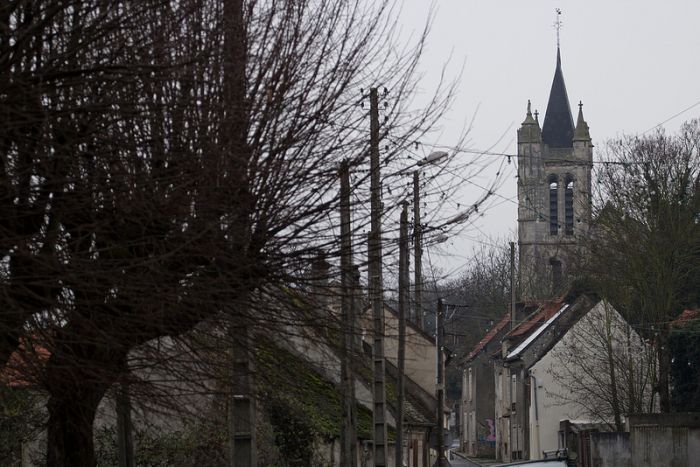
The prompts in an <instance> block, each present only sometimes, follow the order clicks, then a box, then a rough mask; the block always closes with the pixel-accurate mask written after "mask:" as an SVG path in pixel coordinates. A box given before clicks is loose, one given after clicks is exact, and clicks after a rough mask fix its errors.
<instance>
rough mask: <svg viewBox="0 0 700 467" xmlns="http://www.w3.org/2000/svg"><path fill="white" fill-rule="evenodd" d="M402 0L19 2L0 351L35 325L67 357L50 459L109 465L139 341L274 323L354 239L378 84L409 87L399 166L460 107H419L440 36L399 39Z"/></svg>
mask: <svg viewBox="0 0 700 467" xmlns="http://www.w3.org/2000/svg"><path fill="white" fill-rule="evenodd" d="M393 13H394V12H393V10H392V8H391V5H390V3H389V2H380V4H379V5H375V4H371V5H369V4H365V3H352V2H343V1H337V0H318V1H313V2H308V1H290V0H260V1H256V0H147V1H141V0H139V1H136V0H88V1H84V0H81V1H77V0H68V1H58V0H55V1H50V0H46V1H17V2H6V3H4V4H3V5H2V6H0V27H1V28H2V30H3V34H2V37H0V70H2V74H3V76H5V77H6V79H5V80H3V82H2V83H1V84H0V102H1V103H2V109H3V111H2V113H1V114H0V119H2V121H0V214H1V215H0V254H1V255H2V258H3V261H2V270H1V271H0V274H1V279H0V288H1V290H2V292H1V293H0V300H1V301H2V303H1V304H0V309H1V310H2V311H1V312H0V358H1V359H2V360H0V361H1V362H2V363H3V364H4V363H5V362H6V361H7V360H8V358H9V355H10V354H11V352H12V351H14V350H16V348H17V346H18V342H19V340H20V337H24V338H25V339H27V340H28V342H29V341H30V340H32V339H33V340H34V341H35V342H36V343H39V344H40V345H41V346H42V347H44V348H45V349H46V350H47V351H48V353H49V354H50V357H49V358H48V361H36V362H35V363H36V368H34V369H35V370H36V371H35V372H34V373H33V375H34V377H35V381H36V382H37V383H38V384H40V385H42V386H43V387H44V388H45V389H46V390H47V392H48V394H49V402H48V411H49V422H48V447H49V449H48V463H49V465H51V466H58V465H93V464H94V447H93V435H92V423H93V419H94V417H95V410H96V408H97V405H98V404H99V402H100V400H101V399H102V397H103V395H104V394H105V392H106V391H107V390H108V388H109V387H110V386H112V384H113V383H115V382H116V381H118V380H119V379H120V378H122V377H123V373H124V370H125V368H126V366H127V356H128V355H129V352H130V351H131V350H132V349H134V348H135V347H137V346H139V345H141V344H143V343H146V342H148V341H151V340H152V339H157V338H160V337H163V336H177V335H181V334H182V333H185V332H187V331H189V330H191V329H193V327H195V326H196V325H197V324H199V323H202V322H204V321H207V320H210V319H213V318H215V317H219V316H221V315H222V314H223V315H227V316H229V317H231V318H233V319H234V320H235V321H236V323H238V324H239V325H242V326H244V327H245V326H250V325H255V324H259V325H261V326H265V325H266V324H267V322H269V321H274V319H275V313H274V311H270V310H265V314H263V313H261V311H262V310H260V309H255V305H256V304H259V303H261V302H262V303H264V300H260V299H259V295H260V294H261V293H263V292H261V291H264V290H266V289H265V286H275V287H280V286H283V285H285V284H298V283H299V282H300V281H301V280H302V279H303V277H302V276H303V274H304V272H305V267H306V264H308V263H309V262H310V261H309V259H310V257H312V256H314V255H315V254H316V251H317V250H318V248H319V247H325V248H327V249H330V250H332V251H335V249H336V248H337V246H336V245H335V236H334V234H333V227H334V226H333V223H332V222H329V221H328V218H329V214H330V213H334V212H336V211H337V207H338V200H337V196H336V190H337V166H338V163H339V161H340V160H341V159H344V158H350V159H351V165H352V166H353V167H358V166H361V165H363V164H365V162H366V159H367V156H368V153H369V151H368V141H367V140H368V138H366V136H365V135H366V131H365V128H367V127H368V122H367V121H366V110H364V109H363V108H362V107H361V106H360V103H361V100H362V95H361V92H360V91H361V87H364V88H366V87H367V86H368V85H373V84H377V83H381V84H382V85H386V86H387V87H389V88H390V89H391V90H392V98H391V100H387V104H386V107H387V108H386V119H385V121H384V122H383V125H382V128H381V136H386V135H389V134H390V135H391V138H392V141H394V142H398V144H397V145H396V146H393V148H394V149H393V150H390V151H388V152H386V153H385V154H384V156H385V159H386V160H387V161H390V160H391V159H392V158H393V157H395V156H396V154H397V153H398V152H400V150H401V148H402V145H404V144H406V143H409V142H410V143H412V142H413V141H415V140H416V139H417V138H419V137H420V136H421V135H423V134H424V133H425V132H426V131H427V130H428V129H429V128H430V127H431V125H432V124H433V123H434V122H435V120H436V119H437V118H438V117H439V116H440V113H441V111H442V110H443V109H444V108H445V105H446V104H447V102H448V101H449V97H450V90H449V89H448V90H447V92H445V93H441V94H440V93H439V94H437V95H436V98H435V99H434V100H433V101H432V102H431V103H430V104H429V105H428V106H427V107H426V108H425V109H423V110H421V111H419V112H408V111H407V110H408V109H407V107H406V106H407V102H408V100H407V98H408V96H410V95H411V92H412V91H413V89H414V86H415V84H416V82H415V79H414V74H413V71H414V70H415V67H416V64H417V60H418V58H419V56H420V51H421V45H422V39H419V41H418V44H417V46H416V47H415V48H406V49H400V48H398V47H397V45H396V40H395V37H394V35H393V30H392V28H393V25H394V22H393V21H394V20H393ZM360 183H361V180H360V181H358V182H357V186H360ZM364 225H366V221H364V220H362V219H359V222H357V224H356V228H357V229H361V228H362V227H363V226H364ZM255 294H257V298H256V299H253V298H251V297H252V296H253V295H255ZM284 318H285V319H287V318H288V313H286V314H285V315H284ZM29 347H31V346H30V345H29ZM25 370H26V369H25Z"/></svg>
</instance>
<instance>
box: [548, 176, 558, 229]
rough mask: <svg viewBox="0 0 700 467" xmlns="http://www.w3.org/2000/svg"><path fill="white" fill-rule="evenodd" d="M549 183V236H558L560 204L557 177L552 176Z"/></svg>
mask: <svg viewBox="0 0 700 467" xmlns="http://www.w3.org/2000/svg"><path fill="white" fill-rule="evenodd" d="M548 182H549V234H550V235H556V234H557V233H559V204H558V194H557V191H558V185H557V177H556V175H550V176H549V178H548Z"/></svg>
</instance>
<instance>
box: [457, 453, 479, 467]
mask: <svg viewBox="0 0 700 467" xmlns="http://www.w3.org/2000/svg"><path fill="white" fill-rule="evenodd" d="M450 464H452V466H453V467H479V464H475V463H473V462H469V461H468V460H465V459H462V458H461V457H459V456H457V455H453V456H452V459H451V460H450Z"/></svg>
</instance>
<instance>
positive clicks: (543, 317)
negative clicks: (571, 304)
mask: <svg viewBox="0 0 700 467" xmlns="http://www.w3.org/2000/svg"><path fill="white" fill-rule="evenodd" d="M563 302H564V300H563V299H558V300H551V301H545V302H542V305H541V306H540V307H539V309H538V310H537V311H536V312H535V313H533V314H532V315H530V316H528V318H527V319H526V320H525V321H523V322H522V323H520V324H518V325H517V326H516V327H515V329H513V330H512V331H511V332H509V333H508V335H507V337H518V336H523V335H527V334H529V333H530V332H531V331H533V330H534V328H535V327H536V326H537V325H539V324H541V323H544V322H545V321H547V320H548V319H549V318H551V317H552V316H554V314H555V313H556V312H557V311H559V309H560V308H561V306H562V304H563Z"/></svg>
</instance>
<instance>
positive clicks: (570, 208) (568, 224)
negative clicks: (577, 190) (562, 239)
mask: <svg viewBox="0 0 700 467" xmlns="http://www.w3.org/2000/svg"><path fill="white" fill-rule="evenodd" d="M564 225H565V228H564V233H565V234H566V235H573V234H574V179H573V177H572V176H570V175H569V176H567V177H566V188H565V190H564Z"/></svg>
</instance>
